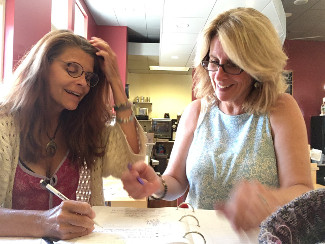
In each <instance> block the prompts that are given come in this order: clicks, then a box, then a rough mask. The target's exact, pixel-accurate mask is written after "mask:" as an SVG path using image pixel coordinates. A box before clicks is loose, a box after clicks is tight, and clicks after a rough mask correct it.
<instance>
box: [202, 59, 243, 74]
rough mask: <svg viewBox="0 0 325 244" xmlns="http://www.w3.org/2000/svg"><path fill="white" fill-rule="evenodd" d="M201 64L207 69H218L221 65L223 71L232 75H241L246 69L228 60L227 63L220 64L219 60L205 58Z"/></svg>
mask: <svg viewBox="0 0 325 244" xmlns="http://www.w3.org/2000/svg"><path fill="white" fill-rule="evenodd" d="M201 65H202V66H203V68H204V69H206V70H207V71H212V72H215V71H218V70H219V68H220V67H221V68H222V69H223V71H224V72H225V73H227V74H230V75H239V74H240V73H241V72H243V71H244V70H243V69H241V68H240V67H238V66H237V65H236V64H234V63H231V62H227V63H225V64H219V62H218V61H211V60H203V61H202V62H201Z"/></svg>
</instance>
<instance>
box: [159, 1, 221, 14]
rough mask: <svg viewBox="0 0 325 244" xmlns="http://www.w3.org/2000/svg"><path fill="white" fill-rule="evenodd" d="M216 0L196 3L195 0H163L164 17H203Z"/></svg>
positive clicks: (208, 12)
mask: <svg viewBox="0 0 325 244" xmlns="http://www.w3.org/2000/svg"><path fill="white" fill-rule="evenodd" d="M216 1H217V0H204V1H203V3H198V1H197V0H177V1H175V0H165V5H164V16H165V17H191V18H197V17H203V18H205V17H206V16H208V15H209V14H210V11H211V8H212V6H213V5H214V3H215V2H216Z"/></svg>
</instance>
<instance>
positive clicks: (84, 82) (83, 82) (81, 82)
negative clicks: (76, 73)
mask: <svg viewBox="0 0 325 244" xmlns="http://www.w3.org/2000/svg"><path fill="white" fill-rule="evenodd" d="M77 84H78V85H79V86H88V83H87V80H86V74H85V73H83V74H82V75H81V76H80V77H78V78H77Z"/></svg>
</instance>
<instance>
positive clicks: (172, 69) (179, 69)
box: [149, 66, 190, 71]
mask: <svg viewBox="0 0 325 244" xmlns="http://www.w3.org/2000/svg"><path fill="white" fill-rule="evenodd" d="M149 68H150V70H164V71H188V70H189V69H190V68H189V67H168V66H149Z"/></svg>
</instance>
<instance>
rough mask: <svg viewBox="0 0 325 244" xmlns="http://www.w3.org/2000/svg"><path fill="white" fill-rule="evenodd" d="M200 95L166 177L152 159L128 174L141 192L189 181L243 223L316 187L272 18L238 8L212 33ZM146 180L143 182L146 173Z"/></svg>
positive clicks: (204, 45) (204, 200)
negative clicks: (138, 180)
mask: <svg viewBox="0 0 325 244" xmlns="http://www.w3.org/2000/svg"><path fill="white" fill-rule="evenodd" d="M198 50H199V52H198V53H197V56H196V65H195V69H196V72H195V80H196V86H195V90H194V91H195V94H196V97H197V98H198V99H197V100H195V101H193V102H192V103H191V104H190V105H189V106H188V107H187V109H186V111H185V112H184V114H183V115H182V118H181V121H180V124H179V126H178V131H177V136H176V141H175V144H174V147H173V150H172V153H171V157H170V160H169V164H168V167H167V169H166V171H165V172H164V174H163V176H162V177H158V176H156V175H155V173H154V171H153V170H152V169H151V168H149V167H147V166H146V165H145V164H143V163H137V164H135V165H134V166H133V168H132V170H131V171H130V172H127V171H126V172H125V173H124V174H123V176H122V180H123V182H124V188H125V189H126V190H127V191H128V192H129V194H130V195H131V196H132V197H135V198H141V197H144V196H148V195H151V194H154V196H155V197H156V198H164V199H166V200H173V199H177V198H178V197H180V196H181V195H182V194H184V192H185V191H186V190H187V188H189V192H188V195H187V199H186V201H187V202H189V203H190V204H192V205H193V206H194V207H195V208H203V209H214V208H215V209H218V210H221V211H222V212H223V213H224V215H225V216H226V217H227V218H228V219H229V221H230V222H231V224H232V226H233V227H234V228H235V229H236V230H238V231H240V230H245V231H246V230H249V229H251V228H255V227H258V226H259V224H260V223H261V221H262V220H263V219H265V218H266V217H267V216H268V215H270V214H271V213H272V212H273V211H275V210H276V209H277V208H278V207H279V206H281V205H283V204H285V203H288V202H289V201H291V200H292V199H294V198H295V197H297V196H299V195H301V194H302V193H304V192H307V191H309V190H311V189H312V187H313V186H312V183H311V174H310V165H309V152H308V147H307V143H308V142H307V133H306V128H305V123H304V120H303V117H302V114H301V112H300V109H299V107H298V105H297V103H296V101H295V100H294V98H293V97H292V96H290V95H289V94H286V93H284V91H285V88H286V86H285V83H284V79H283V77H282V72H283V69H284V67H285V65H286V60H287V56H286V55H285V53H284V52H283V50H282V45H281V42H280V40H279V38H278V35H277V33H276V31H275V29H274V27H273V26H272V24H271V22H270V21H269V19H268V18H267V17H265V16H264V15H263V14H261V13H260V12H258V11H257V10H254V9H252V8H237V9H231V10H229V11H227V12H224V13H222V14H220V15H219V16H217V17H216V18H215V19H214V20H213V21H212V22H211V23H210V24H209V25H208V26H207V27H206V28H205V29H204V31H203V33H202V36H201V40H200V42H199V48H198ZM137 177H141V178H143V181H144V184H143V185H141V184H139V183H138V184H136V178H137Z"/></svg>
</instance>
